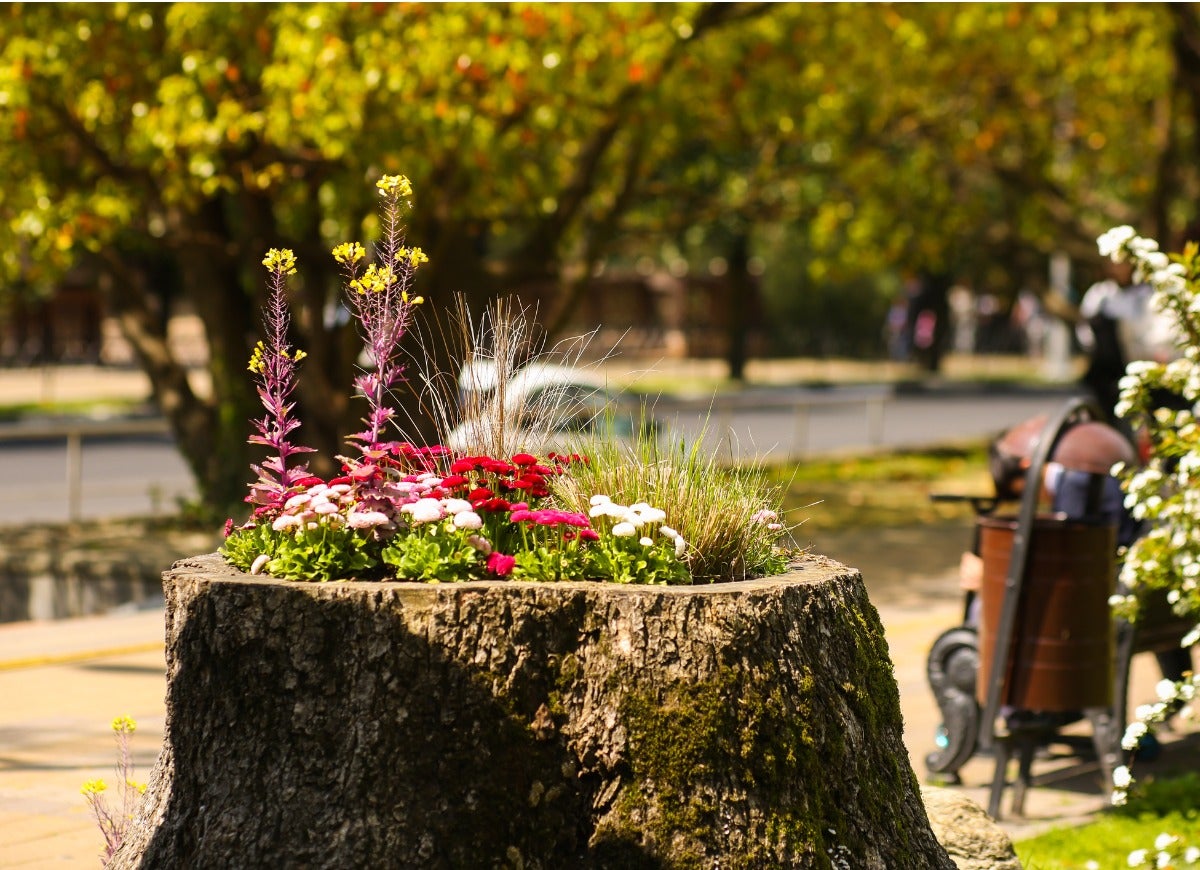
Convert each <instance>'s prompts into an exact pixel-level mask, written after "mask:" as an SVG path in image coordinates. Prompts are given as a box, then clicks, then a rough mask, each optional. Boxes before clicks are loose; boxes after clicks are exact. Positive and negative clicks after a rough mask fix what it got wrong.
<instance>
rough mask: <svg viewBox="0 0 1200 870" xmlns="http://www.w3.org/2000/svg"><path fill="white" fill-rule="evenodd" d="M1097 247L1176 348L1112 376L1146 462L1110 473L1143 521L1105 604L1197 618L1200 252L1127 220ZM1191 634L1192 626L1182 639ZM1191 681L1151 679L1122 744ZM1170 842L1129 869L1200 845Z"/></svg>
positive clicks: (1163, 712)
mask: <svg viewBox="0 0 1200 870" xmlns="http://www.w3.org/2000/svg"><path fill="white" fill-rule="evenodd" d="M1097 244H1098V247H1099V250H1100V253H1101V255H1103V256H1106V257H1110V258H1111V259H1112V260H1113V261H1115V262H1118V263H1123V262H1127V263H1130V264H1131V265H1132V266H1133V270H1134V279H1135V280H1136V281H1140V282H1145V283H1147V284H1149V285H1150V287H1151V289H1152V294H1151V296H1150V301H1149V304H1150V306H1151V308H1153V309H1154V310H1155V311H1158V312H1160V313H1162V314H1163V315H1165V316H1166V318H1167V319H1169V320H1170V321H1171V325H1172V328H1173V333H1174V335H1175V339H1176V342H1177V346H1178V356H1177V357H1176V358H1175V359H1173V360H1169V361H1166V360H1137V361H1134V362H1131V363H1130V364H1129V365H1128V366H1127V367H1126V370H1125V376H1124V377H1123V378H1122V379H1121V382H1120V399H1119V401H1118V403H1117V406H1116V408H1115V411H1116V413H1117V415H1118V416H1120V417H1122V418H1124V419H1125V420H1127V421H1128V422H1129V424H1130V425H1131V426H1132V427H1133V428H1134V430H1135V431H1137V432H1138V433H1139V435H1140V436H1141V437H1142V438H1143V439H1145V443H1146V446H1148V448H1149V460H1148V461H1147V463H1146V465H1145V466H1144V467H1142V468H1117V469H1114V473H1116V474H1119V475H1120V476H1121V478H1122V485H1123V487H1124V490H1125V506H1126V507H1127V508H1128V509H1129V511H1130V512H1131V514H1132V515H1133V516H1134V517H1135V518H1136V519H1139V520H1141V521H1143V523H1144V524H1145V529H1146V533H1145V534H1144V535H1143V536H1142V537H1140V538H1139V539H1138V540H1137V541H1135V542H1134V543H1133V544H1132V545H1130V547H1129V549H1128V551H1127V552H1126V554H1125V558H1124V562H1123V564H1122V567H1121V581H1122V585H1123V586H1124V587H1125V589H1126V590H1127V593H1126V594H1121V595H1117V596H1114V597H1113V598H1112V599H1110V603H1112V604H1113V605H1114V607H1115V608H1116V609H1117V610H1118V612H1122V613H1124V614H1126V615H1128V616H1130V617H1132V618H1136V611H1137V603H1138V601H1139V599H1140V597H1141V595H1142V594H1143V593H1144V592H1146V591H1148V590H1161V591H1164V592H1165V593H1166V597H1167V601H1168V602H1169V603H1170V604H1171V606H1172V607H1173V608H1174V609H1175V611H1176V612H1177V613H1180V614H1184V615H1193V616H1194V615H1196V614H1200V424H1198V422H1197V413H1198V409H1200V248H1198V247H1197V246H1196V245H1194V244H1189V245H1188V246H1187V248H1186V249H1185V250H1184V251H1183V253H1182V254H1176V255H1167V254H1165V253H1163V252H1162V251H1160V250H1159V246H1158V243H1157V242H1156V241H1154V240H1153V239H1147V238H1142V237H1140V236H1138V235H1137V233H1136V232H1135V231H1134V230H1133V228H1132V227H1128V226H1121V227H1115V228H1113V229H1111V230H1109V231H1108V232H1107V233H1105V234H1104V235H1102V236H1100V238H1099V239H1098V240H1097ZM1164 395H1169V396H1171V397H1173V399H1174V401H1172V402H1171V403H1170V404H1171V405H1172V406H1177V407H1171V408H1165V407H1161V405H1162V402H1161V399H1162V397H1163V396H1164ZM1198 639H1200V625H1198V626H1197V627H1196V628H1195V629H1193V630H1192V632H1190V633H1189V635H1188V636H1187V637H1186V638H1184V642H1183V645H1184V646H1190V645H1191V644H1192V643H1194V642H1196V640H1198ZM1198 684H1200V681H1198V680H1197V677H1196V676H1195V675H1192V674H1189V675H1188V676H1187V678H1186V679H1185V680H1184V682H1182V683H1178V684H1176V683H1174V682H1172V681H1170V680H1163V681H1162V682H1160V683H1159V684H1158V686H1157V687H1156V694H1157V695H1158V700H1157V701H1156V702H1155V703H1153V704H1144V705H1142V706H1140V707H1139V708H1138V709H1137V711H1136V721H1134V722H1132V723H1131V724H1130V725H1129V727H1128V729H1127V730H1126V732H1125V735H1124V738H1123V739H1122V742H1121V745H1122V747H1123V748H1124V749H1126V750H1127V751H1132V750H1133V749H1135V748H1136V747H1137V746H1138V744H1139V742H1140V741H1141V740H1142V739H1143V737H1144V736H1145V735H1146V734H1147V733H1149V732H1151V731H1152V730H1153V729H1154V728H1155V726H1157V725H1160V724H1161V723H1163V722H1165V721H1166V720H1167V719H1168V718H1169V717H1170V716H1172V715H1174V714H1175V713H1177V712H1178V713H1179V715H1181V716H1188V715H1190V713H1191V707H1190V706H1189V705H1190V704H1191V702H1192V701H1193V699H1194V698H1195V696H1196V689H1197V685H1198ZM1132 783H1133V777H1132V775H1131V773H1130V771H1129V769H1128V768H1127V767H1118V768H1117V769H1116V770H1115V771H1114V775H1113V786H1114V791H1113V795H1112V800H1113V803H1114V804H1116V805H1121V804H1124V803H1125V801H1126V799H1127V795H1128V792H1129V789H1130V787H1131V785H1132ZM1179 847H1180V844H1179V842H1178V841H1177V840H1176V839H1175V838H1172V837H1170V835H1166V834H1164V835H1162V836H1160V837H1159V842H1156V844H1155V849H1154V850H1147V849H1140V850H1137V851H1135V852H1133V853H1131V854H1130V855H1129V866H1131V867H1143V866H1147V867H1164V866H1167V864H1164V863H1163V861H1164V860H1166V861H1167V862H1168V863H1169V862H1170V861H1172V860H1186V861H1187V862H1188V863H1194V862H1195V861H1197V860H1200V849H1197V848H1196V847H1190V848H1188V849H1186V850H1182V849H1181V848H1179ZM1164 856H1165V857H1164Z"/></svg>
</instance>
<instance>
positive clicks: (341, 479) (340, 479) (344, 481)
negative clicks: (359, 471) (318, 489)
mask: <svg viewBox="0 0 1200 870" xmlns="http://www.w3.org/2000/svg"><path fill="white" fill-rule="evenodd" d="M352 480H353V478H351V477H349V476H346V477H335V478H334V479H333V480H331V481H329V485H330V486H339V485H341V484H348V483H350V482H351V481H352Z"/></svg>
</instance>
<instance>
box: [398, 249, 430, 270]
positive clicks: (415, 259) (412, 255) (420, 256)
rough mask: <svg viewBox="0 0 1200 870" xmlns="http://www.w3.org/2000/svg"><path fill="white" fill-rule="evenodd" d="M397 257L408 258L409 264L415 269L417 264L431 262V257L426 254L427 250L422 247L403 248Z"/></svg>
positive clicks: (399, 258) (400, 258)
mask: <svg viewBox="0 0 1200 870" xmlns="http://www.w3.org/2000/svg"><path fill="white" fill-rule="evenodd" d="M396 259H397V260H404V259H407V260H408V265H409V266H411V267H412V268H414V269H415V268H417V266H419V265H421V264H422V263H428V262H429V257H427V256H426V255H425V252H424V251H422V250H421V249H420V248H401V249H400V250H399V251H398V252H397V253H396Z"/></svg>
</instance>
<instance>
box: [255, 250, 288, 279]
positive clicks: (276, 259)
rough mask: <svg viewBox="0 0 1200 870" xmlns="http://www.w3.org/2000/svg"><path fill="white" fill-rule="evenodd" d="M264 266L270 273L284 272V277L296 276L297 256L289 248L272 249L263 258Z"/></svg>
mask: <svg viewBox="0 0 1200 870" xmlns="http://www.w3.org/2000/svg"><path fill="white" fill-rule="evenodd" d="M262 264H263V265H264V266H266V267H267V270H268V271H270V272H282V273H283V274H284V275H295V274H296V255H295V254H293V253H292V252H291V251H290V250H289V249H288V248H271V250H269V251H267V255H266V256H265V257H263V261H262Z"/></svg>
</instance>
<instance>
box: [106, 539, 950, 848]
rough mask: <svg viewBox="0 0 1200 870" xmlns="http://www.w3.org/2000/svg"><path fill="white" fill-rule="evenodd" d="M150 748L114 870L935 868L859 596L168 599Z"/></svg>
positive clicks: (804, 584)
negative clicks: (160, 699) (156, 729)
mask: <svg viewBox="0 0 1200 870" xmlns="http://www.w3.org/2000/svg"><path fill="white" fill-rule="evenodd" d="M164 586H165V592H166V600H167V615H166V624H167V668H168V689H167V721H166V732H165V737H164V741H165V742H164V746H163V750H162V752H161V754H160V756H159V759H158V762H157V764H156V766H155V768H154V771H153V773H152V775H151V780H150V785H149V789H148V790H147V792H146V797H145V800H144V803H143V805H142V807H141V809H140V812H139V815H138V816H137V818H136V819H135V821H134V824H133V828H132V829H131V831H130V833H129V836H128V837H127V839H126V842H125V845H124V846H123V847H122V848H121V850H120V851H119V852H118V854H117V856H116V858H115V859H114V861H113V863H112V864H110V865H109V866H110V868H128V867H193V868H203V867H220V868H228V867H284V866H287V867H331V868H345V867H421V868H443V867H445V868H450V867H472V868H474V867H479V868H491V867H523V868H560V867H573V868H576V867H578V868H601V867H605V868H608V867H611V868H622V870H627V868H639V867H645V868H692V867H694V868H701V867H703V868H709V867H717V866H721V867H855V868H895V867H905V868H910V867H911V868H947V870H949V868H952V867H953V866H954V865H953V864H952V863H951V861H950V859H949V858H948V857H947V855H946V853H945V852H944V850H943V849H942V848H941V846H939V845H938V843H937V842H936V840H935V839H934V836H933V833H932V831H931V829H930V825H929V821H928V819H927V817H926V814H925V809H924V806H923V804H922V801H921V797H920V792H919V788H918V785H917V780H916V777H915V776H914V774H913V771H912V768H911V767H910V765H909V763H908V754H907V752H906V751H905V748H904V745H903V743H902V741H901V732H902V722H901V717H900V706H899V696H898V692H897V687H896V682H895V679H894V677H893V672H892V664H891V661H890V659H889V656H888V650H887V645H886V644H885V642H884V639H883V631H882V627H881V626H880V623H879V617H878V614H877V613H876V611H875V609H874V607H872V606H871V604H870V602H869V601H868V599H867V596H866V591H865V588H864V586H863V583H862V576H861V575H860V574H859V573H858V572H857V571H853V570H850V569H847V568H845V567H844V566H842V565H839V564H837V563H834V562H830V561H828V560H825V559H823V558H821V557H808V558H807V559H805V560H804V561H802V562H801V563H799V564H798V565H797V567H796V569H795V570H794V571H793V572H792V573H790V574H787V575H784V576H782V577H776V578H768V579H762V580H752V581H745V582H740V583H727V584H717V585H713V586H703V587H646V586H619V585H615V584H601V583H558V584H545V583H519V582H510V583H505V582H491V583H462V584H447V585H428V584H414V583H356V582H350V583H327V584H324V583H323V584H317V583H311V584H309V583H288V582H283V581H277V580H273V579H269V578H260V577H250V576H247V575H244V574H241V573H239V572H237V571H235V570H233V569H231V568H229V567H228V566H227V565H225V563H224V562H223V560H221V559H220V558H219V557H217V556H215V555H214V556H204V557H199V558H196V559H189V560H184V561H182V562H179V563H177V564H176V566H175V567H174V568H173V569H172V570H170V571H168V572H167V573H166V574H165V575H164Z"/></svg>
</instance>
